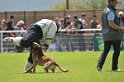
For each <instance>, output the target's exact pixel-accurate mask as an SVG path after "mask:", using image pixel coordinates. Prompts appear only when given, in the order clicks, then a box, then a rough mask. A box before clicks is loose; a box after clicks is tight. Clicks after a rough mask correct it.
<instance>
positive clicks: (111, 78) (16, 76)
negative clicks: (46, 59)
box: [0, 52, 124, 82]
mask: <svg viewBox="0 0 124 82" xmlns="http://www.w3.org/2000/svg"><path fill="white" fill-rule="evenodd" d="M100 54H101V52H46V53H45V55H47V56H50V57H52V58H54V59H55V60H56V62H57V63H58V64H60V66H62V67H63V68H67V69H69V72H67V73H63V72H61V71H60V70H59V69H58V68H56V71H55V73H52V72H51V71H49V72H50V73H45V71H44V70H43V67H40V66H37V69H36V73H35V74H32V73H26V74H21V72H23V69H24V65H25V62H26V60H27V57H28V53H2V54H0V82H123V80H124V52H121V55H120V58H119V68H120V69H122V71H121V72H113V71H111V61H112V52H110V53H109V54H108V57H107V59H106V62H105V64H104V68H103V70H104V71H102V72H98V71H97V70H96V64H97V60H98V58H99V55H100Z"/></svg>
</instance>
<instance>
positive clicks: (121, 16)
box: [118, 11, 124, 27]
mask: <svg viewBox="0 0 124 82" xmlns="http://www.w3.org/2000/svg"><path fill="white" fill-rule="evenodd" d="M118 17H119V25H120V26H122V27H124V14H123V12H122V11H120V12H119V13H118Z"/></svg>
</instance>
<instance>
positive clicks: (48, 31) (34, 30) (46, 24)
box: [3, 19, 57, 73]
mask: <svg viewBox="0 0 124 82" xmlns="http://www.w3.org/2000/svg"><path fill="white" fill-rule="evenodd" d="M56 32H57V26H56V24H55V22H54V21H52V20H48V19H42V20H40V21H38V22H36V23H34V24H31V25H30V26H29V27H28V29H27V34H26V35H25V37H5V38H4V39H3V41H4V42H12V43H14V44H15V45H16V46H22V47H26V48H28V47H30V48H31V52H30V55H29V57H28V60H27V62H26V65H25V68H24V73H27V72H30V71H31V70H30V71H28V70H29V69H30V68H31V67H32V66H33V60H32V47H33V42H37V43H39V44H40V41H39V40H41V39H44V38H45V44H44V45H45V49H46V50H47V49H48V47H49V45H50V43H51V41H52V39H53V38H54V36H55V34H56Z"/></svg>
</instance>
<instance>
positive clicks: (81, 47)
mask: <svg viewBox="0 0 124 82" xmlns="http://www.w3.org/2000/svg"><path fill="white" fill-rule="evenodd" d="M100 31H101V29H81V30H75V31H72V32H67V31H65V30H61V31H59V33H57V34H56V36H55V37H54V39H53V41H52V43H51V44H50V46H49V49H48V51H57V52H60V51H62V52H64V51H93V50H94V36H95V35H96V34H100ZM25 33H26V31H18V30H14V31H0V52H25V51H28V50H30V49H29V48H24V47H18V46H14V44H13V43H6V42H3V38H4V37H6V36H10V37H11V36H12V37H16V36H25ZM43 44H44V40H42V41H41V46H42V48H43V50H44V45H43Z"/></svg>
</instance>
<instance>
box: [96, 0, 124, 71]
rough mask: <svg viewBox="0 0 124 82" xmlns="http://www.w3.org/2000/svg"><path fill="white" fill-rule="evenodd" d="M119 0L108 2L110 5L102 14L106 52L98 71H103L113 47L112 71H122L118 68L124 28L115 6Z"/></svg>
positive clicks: (98, 65)
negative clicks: (120, 23) (121, 25)
mask: <svg viewBox="0 0 124 82" xmlns="http://www.w3.org/2000/svg"><path fill="white" fill-rule="evenodd" d="M116 5H117V0H108V5H107V7H106V8H105V9H104V11H103V13H102V17H101V19H102V36H103V41H104V50H103V52H102V54H101V56H100V58H99V60H98V64H97V70H98V71H102V68H103V65H104V62H105V59H106V57H107V54H108V52H109V50H110V48H111V46H113V49H114V53H113V58H112V70H113V71H120V69H119V68H118V58H119V55H120V44H121V39H122V37H123V36H122V32H124V28H122V27H120V26H119V20H118V16H117V15H116V9H115V6H116Z"/></svg>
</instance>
